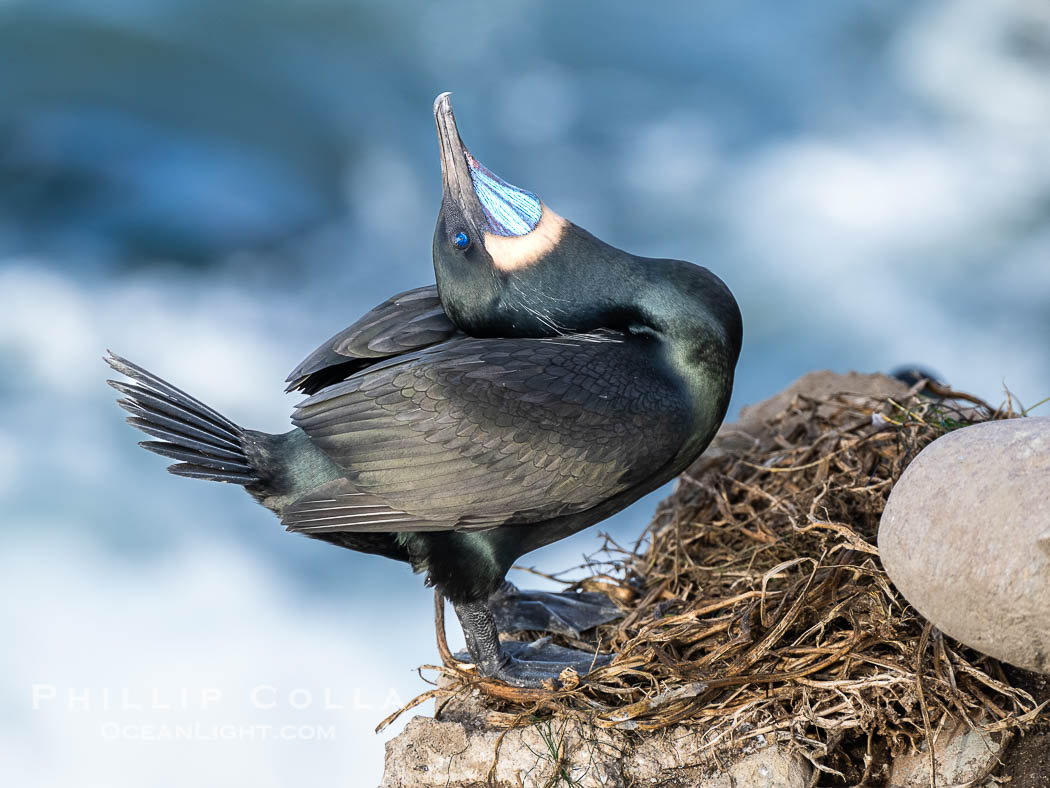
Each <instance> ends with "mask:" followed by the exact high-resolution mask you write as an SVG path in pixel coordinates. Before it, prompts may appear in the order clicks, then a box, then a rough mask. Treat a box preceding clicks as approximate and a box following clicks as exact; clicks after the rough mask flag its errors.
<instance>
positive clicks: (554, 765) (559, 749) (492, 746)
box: [380, 715, 812, 788]
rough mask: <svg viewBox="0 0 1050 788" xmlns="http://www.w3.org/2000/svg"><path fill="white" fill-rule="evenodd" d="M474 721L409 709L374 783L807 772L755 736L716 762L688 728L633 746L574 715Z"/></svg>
mask: <svg viewBox="0 0 1050 788" xmlns="http://www.w3.org/2000/svg"><path fill="white" fill-rule="evenodd" d="M453 716H454V717H456V716H458V715H453ZM479 721H480V720H479V719H478V718H475V719H473V720H471V719H469V718H467V717H463V718H459V719H449V720H434V719H430V718H428V717H414V718H413V719H412V720H410V721H409V723H408V725H407V726H406V727H405V730H404V731H403V732H402V733H401V734H400V735H399V736H398V737H397V738H395V739H393V740H391V741H390V742H388V743H387V749H386V766H385V769H384V773H383V782H382V783H381V785H380V788H426V787H427V786H433V788H438V787H439V786H440V787H441V788H475V787H476V788H481V787H482V786H486V787H491V788H546V786H551V785H573V786H579V788H599V786H600V787H601V788H626V787H627V786H651V787H652V788H805V786H806V785H807V783H808V781H809V778H810V775H811V773H812V769H811V767H810V765H809V764H808V763H807V762H806V761H805V760H804V759H803V758H802V757H801V756H799V755H797V754H795V753H791V752H787V751H785V750H782V749H781V748H779V747H778V746H776V745H766V746H760V745H759V743H756V742H754V741H752V743H751V744H750V746H748V747H745V748H742V749H741V751H739V752H738V753H737V757H736V758H735V759H731V760H727V759H722V761H721V763H719V762H718V761H714V760H712V759H711V757H710V755H709V754H707V753H705V752H704V748H703V747H702V744H701V740H700V737H699V736H698V735H697V733H696V732H695V731H689V730H688V729H686V728H677V729H673V730H670V731H661V732H657V733H654V734H652V735H650V736H649V737H648V738H647V739H645V741H644V742H642V743H641V744H640V745H637V746H636V745H635V744H634V743H632V742H631V741H630V740H629V739H627V737H625V736H623V735H621V734H618V733H616V732H614V731H608V730H603V729H598V728H593V727H591V726H585V725H581V724H577V723H572V722H569V723H565V722H561V723H557V722H555V723H545V722H540V723H536V724H533V725H528V726H525V727H521V728H513V729H511V730H509V731H504V730H500V729H494V728H488V727H478V725H477V723H478V722H479ZM497 750H498V752H499V756H498V758H497V756H496V753H497Z"/></svg>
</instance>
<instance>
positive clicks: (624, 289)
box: [434, 93, 740, 363]
mask: <svg viewBox="0 0 1050 788" xmlns="http://www.w3.org/2000/svg"><path fill="white" fill-rule="evenodd" d="M449 95H450V94H448V93H442V94H441V95H440V96H438V97H437V100H436V101H435V102H434V122H435V123H436V124H437V135H438V143H439V145H440V150H441V181H442V200H441V213H440V215H439V216H438V221H437V227H436V229H435V231H434V274H435V278H436V280H437V287H438V294H439V295H440V297H441V304H442V306H443V307H444V309H445V312H446V313H447V314H448V316H449V317H450V318H451V319H452V321H453V322H454V323H455V324H456V325H457V326H459V327H460V328H461V329H463V330H464V331H466V332H467V333H469V334H472V335H474V336H530V337H541V336H552V335H555V334H562V333H569V332H586V331H592V330H594V329H597V328H610V329H614V330H624V331H629V332H632V333H636V334H641V335H659V336H664V335H666V336H668V337H670V336H672V335H673V336H676V337H682V338H683V339H684V341H685V342H686V343H687V344H689V345H690V347H692V346H695V347H697V348H701V349H703V348H710V347H712V346H713V343H714V344H718V345H719V346H721V345H726V346H728V347H731V348H733V349H732V350H731V355H732V359H733V363H735V361H736V353H738V352H739V349H740V313H739V310H738V309H737V306H736V302H735V301H734V300H733V297H732V294H731V293H730V292H729V289H728V288H727V287H726V286H725V284H724V283H722V281H721V280H720V279H718V278H717V277H716V276H714V275H713V274H712V273H711V272H710V271H708V270H707V269H706V268H701V267H700V266H696V265H693V264H692V263H685V262H682V261H680V260H651V259H648V258H644V257H639V256H637V255H633V254H629V253H628V252H625V251H623V250H621V249H616V248H615V247H612V246H610V245H609V244H607V243H605V242H604V241H602V240H600V239H598V238H596V237H594V236H593V235H591V234H590V233H589V232H587V231H586V230H584V229H582V228H581V227H579V226H577V225H576V224H573V223H572V222H570V221H568V220H566V219H564V218H562V217H561V216H559V215H558V214H556V213H555V212H554V211H552V210H551V209H550V208H548V207H547V206H546V205H545V204H544V203H543V202H542V201H541V200H540V198H539V197H537V196H536V195H535V194H533V193H532V192H529V191H526V190H524V189H521V188H519V187H517V186H512V185H511V184H509V183H507V182H506V181H504V180H503V179H502V178H499V177H498V176H496V175H494V174H493V173H492V172H491V171H490V170H488V169H487V168H486V167H484V166H483V165H482V164H481V163H480V162H479V161H478V160H477V159H475V158H474V156H473V155H471V153H470V151H468V150H467V148H466V146H465V145H464V144H463V141H462V140H461V139H460V136H459V130H458V129H457V128H456V118H455V116H454V115H453V114H452V103H451V102H450V101H449ZM705 352H706V351H705Z"/></svg>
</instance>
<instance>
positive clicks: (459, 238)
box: [452, 233, 470, 249]
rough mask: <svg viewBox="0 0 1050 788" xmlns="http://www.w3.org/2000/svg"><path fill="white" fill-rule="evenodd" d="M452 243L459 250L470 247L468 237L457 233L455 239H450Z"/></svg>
mask: <svg viewBox="0 0 1050 788" xmlns="http://www.w3.org/2000/svg"><path fill="white" fill-rule="evenodd" d="M452 243H454V244H455V245H456V246H457V247H458V248H460V249H466V248H467V247H468V246H470V236H468V235H467V234H466V233H458V234H457V235H456V237H455V238H453V239H452Z"/></svg>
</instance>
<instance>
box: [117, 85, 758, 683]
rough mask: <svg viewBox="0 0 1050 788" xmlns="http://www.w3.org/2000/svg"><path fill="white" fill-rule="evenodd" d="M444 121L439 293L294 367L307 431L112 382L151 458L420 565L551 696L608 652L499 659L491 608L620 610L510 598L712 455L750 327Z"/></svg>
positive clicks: (674, 268)
mask: <svg viewBox="0 0 1050 788" xmlns="http://www.w3.org/2000/svg"><path fill="white" fill-rule="evenodd" d="M434 118H435V121H436V124H437V133H438V141H439V143H440V149H441V172H442V183H443V195H442V202H441V212H440V214H439V216H438V221H437V228H436V230H435V232H434V242H433V257H434V273H435V277H436V286H435V285H429V286H426V287H420V288H417V289H415V290H409V291H407V292H405V293H401V294H399V295H396V296H394V297H393V298H391V299H390V300H388V301H386V302H384V303H383V304H380V305H379V306H377V307H376V308H375V309H373V310H372V311H371V312H369V313H368V314H366V315H365V316H364V317H362V318H361V319H360V320H358V321H357V322H356V323H354V324H353V325H352V326H350V327H349V328H347V329H346V330H344V331H342V332H340V333H339V334H337V335H336V336H334V337H332V338H331V339H330V340H328V341H327V342H325V343H324V344H323V345H321V347H319V348H318V349H317V350H315V351H314V352H313V353H311V354H310V356H308V357H307V359H306V360H305V361H303V362H302V363H301V364H300V365H299V366H298V367H296V369H295V370H294V371H293V372H292V374H291V375H290V376H289V377H288V382H289V383H290V385H289V386H288V389H289V390H293V389H294V390H299V391H302V392H304V393H305V394H307V395H309V396H308V397H307V399H305V400H304V401H303V402H301V403H300V404H299V405H298V406H297V407H296V409H295V413H294V414H293V416H292V423H293V424H294V425H295V428H294V429H292V430H291V431H289V432H286V433H284V434H281V435H270V434H267V433H263V432H256V431H253V430H248V429H244V428H242V427H239V426H237V425H236V424H234V423H233V422H232V421H230V420H228V419H226V418H225V417H224V416H221V415H220V414H219V413H217V412H216V411H214V410H212V409H211V408H209V407H207V406H205V405H204V404H203V403H201V402H199V401H197V400H196V399H194V398H193V397H190V396H189V395H188V394H186V393H184V392H183V391H180V390H179V389H177V388H175V387H174V386H172V385H170V384H168V383H166V382H165V381H163V380H161V379H160V378H158V377H156V376H155V375H153V374H151V373H149V372H147V371H146V370H144V369H142V368H141V367H138V366H136V365H134V364H131V363H130V362H128V361H125V360H123V359H121V358H118V357H116V356H110V357H108V358H107V361H108V362H109V364H110V365H111V366H112V367H113V368H114V369H116V370H117V371H119V372H121V373H123V374H124V375H127V376H128V377H129V378H132V379H133V380H134V381H135V382H134V383H127V382H113V381H110V383H111V385H112V386H113V387H114V388H116V389H117V390H118V391H120V392H121V393H122V394H123V395H125V397H126V398H125V399H122V400H120V404H121V405H122V406H123V407H124V408H125V409H126V410H127V411H129V412H130V413H131V417H130V418H129V419H128V421H129V422H130V423H131V424H133V425H134V426H136V427H138V428H139V429H141V430H142V431H143V432H146V433H148V434H149V435H151V436H152V437H154V438H156V439H158V440H152V441H144V442H143V443H142V444H141V445H142V446H144V447H145V448H147V449H149V450H151V451H154V452H156V453H158V454H161V455H164V456H165V457H169V458H171V459H174V460H178V462H177V463H176V464H174V465H171V466H170V467H169V468H168V470H170V471H171V472H172V473H175V474H178V475H180V476H189V477H191V478H196V479H211V480H214V481H224V482H232V483H234V484H239V485H242V486H243V487H244V488H245V489H246V490H247V491H248V492H249V493H250V494H251V495H252V496H253V497H254V498H255V499H256V500H258V501H259V503H261V504H262V505H263V506H265V507H266V508H268V509H270V510H271V511H273V512H274V513H276V514H277V515H278V516H279V517H280V518H281V522H282V523H283V524H284V525H285V526H287V528H288V530H290V531H297V532H299V533H303V534H307V535H308V536H312V537H316V538H318V539H323V540H325V541H328V542H331V543H333V544H336V545H339V546H341V547H347V548H350V549H351V550H359V551H362V552H366V553H376V554H378V555H383V556H386V557H388V558H393V559H397V560H400V561H407V562H409V563H410V564H411V565H412V567H413V568H414V569H415V570H416V571H418V572H425V573H426V575H427V581H428V582H429V583H432V584H434V585H435V586H436V587H437V589H438V590H439V591H440V592H441V593H442V594H443V595H444V596H445V597H446V598H447V599H449V600H450V601H451V602H452V604H453V607H454V608H455V611H456V613H457V615H458V616H459V620H460V622H461V623H462V625H463V631H464V633H465V635H466V640H467V648H468V650H469V652H470V656H471V658H472V660H473V662H474V663H475V664H476V666H477V669H478V670H479V672H480V673H481V674H482V675H484V676H488V677H495V678H498V679H502V680H505V681H507V682H508V683H511V684H515V685H518V686H536V685H539V684H540V683H541V682H542V681H543V680H544V679H549V678H553V677H556V676H558V675H559V673H560V672H561V670H562V668H564V667H565V666H566V664H572V665H573V666H575V667H577V669H579V670H580V672H581V673H585V672H586V671H587V669H589V668H590V666H591V665H593V664H596V663H595V662H594V659H595V658H594V656H593V655H590V654H584V653H582V652H574V651H571V650H566V649H560V650H558V651H550V650H546V651H545V650H544V648H543V647H536V648H531V647H526V646H522V645H521V644H501V643H500V640H499V638H498V635H497V624H496V621H495V620H494V616H493V613H494V611H495V612H496V614H497V617H498V618H501V619H509V620H510V622H511V623H512V624H513V623H514V622H515V621H518V622H519V623H520V622H528V621H536V620H537V617H536V616H535V615H533V614H534V613H536V610H537V609H539V610H540V613H539V616H538V619H546V620H549V621H552V622H554V623H553V624H552V625H551V627H550V628H551V629H552V630H555V631H559V629H560V631H568V632H574V631H577V630H579V629H583V628H586V627H587V626H588V625H593V624H594V623H598V622H599V621H600V620H603V619H602V615H603V613H604V612H607V611H603V610H602V609H601V606H600V605H593V604H587V603H584V602H579V603H577V602H576V601H574V598H573V597H572V596H571V595H567V594H563V595H557V594H548V595H544V594H521V595H519V596H517V597H515V596H513V592H508V591H507V590H506V589H507V586H505V585H504V579H503V578H504V575H505V574H506V572H507V570H508V569H509V568H510V566H511V565H512V564H513V563H514V561H515V560H516V559H517V558H519V557H520V556H521V555H523V554H525V553H527V552H529V551H530V550H535V549H536V548H538V547H541V546H543V545H546V544H550V543H551V542H554V541H556V540H558V539H562V538H564V537H566V536H569V535H570V534H573V533H575V532H576V531H579V530H580V529H582V528H586V527H587V526H589V525H593V524H594V523H597V522H599V521H600V520H603V519H605V518H606V517H608V516H609V515H611V514H613V513H614V512H617V511H619V510H620V509H622V508H624V507H625V506H627V505H628V504H630V503H631V502H633V501H635V500H636V499H638V498H640V497H641V496H642V495H645V494H646V493H648V492H650V491H652V490H654V489H656V488H657V487H659V486H660V485H661V484H663V483H664V482H666V481H668V480H669V479H671V478H673V477H674V476H675V475H677V474H678V473H680V472H681V471H682V470H683V469H685V468H686V466H688V465H689V464H690V463H691V462H692V461H693V460H694V459H695V458H696V457H697V456H698V455H699V454H700V452H702V451H703V450H704V448H705V447H706V446H707V444H708V442H710V440H711V438H712V437H713V436H714V434H715V431H716V430H717V429H718V426H719V424H720V423H721V421H722V418H723V417H724V415H725V412H726V407H727V405H728V403H729V396H730V392H731V390H732V384H733V370H734V367H735V365H736V360H737V356H738V354H739V351H740V342H741V318H740V312H739V310H738V309H737V305H736V302H735V300H734V299H733V296H732V295H731V294H730V292H729V290H728V288H727V287H726V286H725V285H724V284H723V283H722V281H721V280H720V279H719V278H718V277H716V276H715V275H714V274H712V273H711V272H710V271H708V270H707V269H706V268H701V267H700V266H697V265H694V264H692V263H687V262H683V261H680V260H663V259H649V258H644V257H638V256H635V255H633V254H629V253H627V252H623V251H620V250H619V249H616V248H614V247H612V246H609V245H608V244H606V243H604V242H602V241H600V240H598V239H597V238H595V237H594V236H593V235H591V234H590V233H588V232H587V231H585V230H583V229H581V228H580V227H577V226H576V225H574V224H573V223H572V222H570V221H568V220H567V219H564V218H562V217H561V216H559V215H558V214H556V213H555V212H554V211H552V210H551V209H550V208H548V207H547V206H546V205H545V204H544V203H543V202H542V201H541V200H539V199H538V198H537V197H536V196H535V195H534V194H532V193H530V192H527V191H525V190H523V189H519V188H517V187H515V186H511V185H510V184H508V183H506V182H505V181H503V180H502V179H500V178H499V177H497V176H496V175H494V174H493V173H492V172H490V171H489V170H488V169H486V168H485V167H484V166H482V165H481V164H480V163H479V162H478V161H477V159H475V158H474V157H473V156H472V155H471V153H470V152H469V151H468V150H467V149H466V147H465V146H464V145H463V142H462V141H461V139H460V136H459V132H458V130H457V128H456V122H455V118H454V116H453V114H452V106H451V104H450V102H449V98H448V94H447V93H446V94H443V95H441V96H439V97H438V99H437V101H436V102H435V104H434ZM510 588H513V587H510ZM508 593H510V594H512V595H511V596H510V598H509V600H508V598H507V594H508ZM496 601H498V602H499V604H495V602H496ZM508 609H509V610H510V612H509V613H508V612H507V611H508ZM530 611H531V612H530ZM558 622H561V623H560V624H559V623H558ZM517 628H519V629H520V628H533V627H532V626H528V625H524V624H523V625H520V626H518V627H517ZM552 655H553V656H552Z"/></svg>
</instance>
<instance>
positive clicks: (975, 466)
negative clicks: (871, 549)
mask: <svg viewBox="0 0 1050 788" xmlns="http://www.w3.org/2000/svg"><path fill="white" fill-rule="evenodd" d="M879 552H880V554H881V556H882V562H883V564H884V565H885V567H886V571H887V573H888V574H889V576H890V579H891V580H893V582H894V584H895V585H896V586H897V588H898V589H899V590H900V592H901V593H902V594H903V595H904V597H905V598H906V599H907V600H908V601H909V602H910V603H911V604H912V605H914V606H915V608H916V609H917V610H918V611H919V612H920V613H922V615H923V616H925V617H926V618H927V619H929V620H930V621H932V622H933V623H934V624H935V625H936V626H937V627H938V628H940V629H941V631H943V632H945V633H946V634H948V635H950V636H951V637H953V638H955V639H956V640H959V641H961V642H963V643H965V644H966V645H968V646H971V647H973V648H975V649H977V650H979V651H982V652H984V653H985V654H990V655H991V656H993V657H996V658H998V659H1001V660H1003V661H1005V662H1009V663H1011V664H1013V665H1017V666H1018V667H1022V668H1028V669H1029V670H1037V671H1042V672H1046V673H1050V418H1023V419H1010V420H1007V421H992V422H985V423H983V424H976V425H973V426H970V427H965V428H963V429H959V430H956V431H954V432H950V433H948V434H947V435H944V436H943V437H941V438H938V439H937V440H936V441H934V442H933V443H931V444H930V445H929V446H927V447H926V448H925V449H923V450H922V452H920V453H919V455H918V457H916V458H915V460H913V461H912V463H911V465H909V466H908V468H907V469H906V470H905V472H904V474H903V475H902V476H901V478H900V480H899V481H898V482H897V484H896V486H895V487H894V488H893V491H892V492H891V493H890V497H889V501H888V502H887V504H886V511H885V512H884V513H883V515H882V521H881V523H880V525H879Z"/></svg>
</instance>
